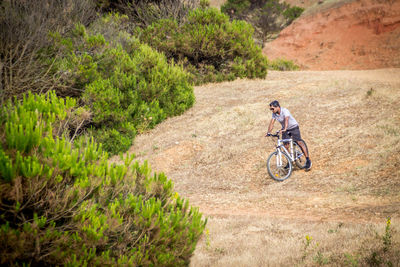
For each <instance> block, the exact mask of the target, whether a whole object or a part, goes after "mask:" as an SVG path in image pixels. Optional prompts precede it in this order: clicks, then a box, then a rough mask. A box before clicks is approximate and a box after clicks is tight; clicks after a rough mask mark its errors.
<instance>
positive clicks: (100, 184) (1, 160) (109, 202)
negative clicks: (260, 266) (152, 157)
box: [0, 92, 206, 266]
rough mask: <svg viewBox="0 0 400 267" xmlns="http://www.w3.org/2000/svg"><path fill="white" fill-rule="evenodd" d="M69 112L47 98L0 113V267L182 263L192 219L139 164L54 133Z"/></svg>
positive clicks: (199, 228) (194, 228) (198, 218)
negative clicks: (111, 158) (114, 158)
mask: <svg viewBox="0 0 400 267" xmlns="http://www.w3.org/2000/svg"><path fill="white" fill-rule="evenodd" d="M76 110H77V109H76V101H75V100H73V99H70V98H67V99H65V100H64V99H60V98H57V97H56V95H55V93H53V92H50V93H48V94H47V95H32V94H30V95H29V96H27V97H25V98H24V100H23V101H21V102H18V101H14V103H11V102H8V103H7V104H6V105H5V106H3V107H2V110H1V113H0V126H1V127H0V136H1V139H0V140H1V143H0V177H1V178H0V197H1V200H0V208H1V211H2V212H1V216H0V249H1V252H2V256H1V260H0V261H1V262H0V263H1V264H2V265H17V266H19V265H37V266H49V265H52V266H55V265H67V266H88V265H89V266H105V265H108V266H110V265H124V266H128V265H129V266H151V265H153V266H172V265H174V266H175V265H176V266H182V265H187V264H188V263H189V259H190V256H191V255H192V253H193V251H194V248H195V245H196V243H197V241H198V239H199V237H200V235H201V234H202V232H203V230H204V227H205V224H206V221H204V220H203V219H202V215H201V214H200V213H199V212H198V210H197V209H195V208H192V207H190V206H189V204H188V202H187V201H185V200H183V199H182V198H180V197H179V196H178V195H177V194H176V193H174V192H173V185H172V183H171V181H169V180H167V178H166V177H165V175H164V174H162V173H161V174H154V175H150V173H151V170H150V169H149V167H148V165H147V164H146V163H145V164H144V165H139V163H138V162H135V163H133V162H132V160H133V157H131V156H128V157H126V158H124V159H123V163H122V164H121V165H118V164H115V163H110V162H109V161H108V156H107V153H105V152H103V151H102V149H101V145H97V144H96V143H95V142H93V140H89V141H86V142H84V141H83V139H81V141H80V142H79V145H78V146H76V147H74V146H73V144H72V143H71V142H70V141H68V139H67V138H66V137H58V136H56V135H55V133H54V129H55V128H54V127H55V126H56V125H59V124H64V123H65V122H66V121H68V120H69V119H70V116H72V114H73V113H74V112H76Z"/></svg>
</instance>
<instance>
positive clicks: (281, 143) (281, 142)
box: [276, 137, 303, 166]
mask: <svg viewBox="0 0 400 267" xmlns="http://www.w3.org/2000/svg"><path fill="white" fill-rule="evenodd" d="M285 143H289V144H290V152H289V151H288V150H287V149H286V147H285V145H284V144H285ZM282 149H283V151H282ZM276 151H277V152H278V155H279V157H278V158H279V161H280V162H279V165H278V166H282V156H281V153H282V152H286V155H288V156H289V158H290V161H291V162H295V160H296V159H298V158H300V157H301V156H303V153H301V154H300V155H297V156H296V158H294V149H293V139H292V138H290V139H279V137H278V145H277V146H276ZM278 158H277V160H278ZM277 164H278V162H277Z"/></svg>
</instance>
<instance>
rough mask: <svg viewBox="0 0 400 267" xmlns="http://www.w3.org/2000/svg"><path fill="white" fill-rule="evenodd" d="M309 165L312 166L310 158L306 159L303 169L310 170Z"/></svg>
mask: <svg viewBox="0 0 400 267" xmlns="http://www.w3.org/2000/svg"><path fill="white" fill-rule="evenodd" d="M311 166H312V163H311V160H307V161H306V165H305V166H304V169H305V170H306V171H309V170H311Z"/></svg>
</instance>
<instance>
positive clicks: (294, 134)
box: [282, 126, 302, 141]
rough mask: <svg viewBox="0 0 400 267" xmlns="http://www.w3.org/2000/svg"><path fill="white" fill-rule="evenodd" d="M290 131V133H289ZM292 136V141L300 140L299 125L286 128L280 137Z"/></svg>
mask: <svg viewBox="0 0 400 267" xmlns="http://www.w3.org/2000/svg"><path fill="white" fill-rule="evenodd" d="M289 133H290V135H289ZM290 138H292V139H293V141H301V140H302V139H301V135H300V128H299V126H296V127H294V128H292V129H288V130H286V132H283V133H282V139H290Z"/></svg>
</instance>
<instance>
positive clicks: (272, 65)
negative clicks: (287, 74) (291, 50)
mask: <svg viewBox="0 0 400 267" xmlns="http://www.w3.org/2000/svg"><path fill="white" fill-rule="evenodd" d="M268 68H269V69H271V70H280V71H287V70H299V68H300V67H299V66H297V65H296V64H295V63H294V62H293V61H291V60H286V59H280V58H277V59H275V60H272V61H269V62H268Z"/></svg>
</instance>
